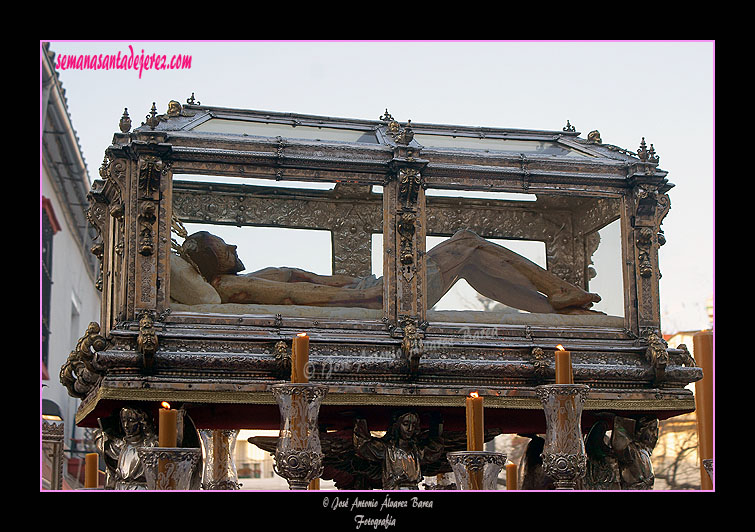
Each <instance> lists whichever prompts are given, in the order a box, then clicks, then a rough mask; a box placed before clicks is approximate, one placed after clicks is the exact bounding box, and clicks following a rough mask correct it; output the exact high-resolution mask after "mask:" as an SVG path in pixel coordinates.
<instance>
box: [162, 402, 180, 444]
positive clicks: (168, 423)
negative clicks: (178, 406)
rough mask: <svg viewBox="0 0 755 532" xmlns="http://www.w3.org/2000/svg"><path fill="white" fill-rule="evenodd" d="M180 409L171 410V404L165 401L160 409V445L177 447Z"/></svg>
mask: <svg viewBox="0 0 755 532" xmlns="http://www.w3.org/2000/svg"><path fill="white" fill-rule="evenodd" d="M177 441H178V410H171V408H170V404H169V403H166V402H165V401H163V403H162V408H161V409H160V426H159V431H158V445H159V446H160V447H175V446H176V445H178V443H177Z"/></svg>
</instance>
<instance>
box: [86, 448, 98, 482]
mask: <svg viewBox="0 0 755 532" xmlns="http://www.w3.org/2000/svg"><path fill="white" fill-rule="evenodd" d="M99 458H100V457H99V455H98V454H97V453H87V455H86V457H85V458H84V487H85V488H96V487H97V475H98V472H97V462H98V461H99Z"/></svg>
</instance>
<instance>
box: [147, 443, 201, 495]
mask: <svg viewBox="0 0 755 532" xmlns="http://www.w3.org/2000/svg"><path fill="white" fill-rule="evenodd" d="M136 452H137V454H138V455H139V459H140V460H141V462H142V463H143V464H144V476H145V478H146V480H147V489H148V490H188V489H190V487H191V478H192V472H193V471H194V466H196V465H197V463H198V462H199V460H200V459H201V458H202V449H200V448H198V447H139V448H138V449H137V450H136Z"/></svg>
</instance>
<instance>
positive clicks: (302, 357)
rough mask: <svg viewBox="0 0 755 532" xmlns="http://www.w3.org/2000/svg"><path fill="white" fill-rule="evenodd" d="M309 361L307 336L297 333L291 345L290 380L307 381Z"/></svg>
mask: <svg viewBox="0 0 755 532" xmlns="http://www.w3.org/2000/svg"><path fill="white" fill-rule="evenodd" d="M308 362H309V336H307V333H299V334H297V335H296V336H294V341H293V344H292V345H291V382H309V377H308V376H307V371H306V368H307V363H308Z"/></svg>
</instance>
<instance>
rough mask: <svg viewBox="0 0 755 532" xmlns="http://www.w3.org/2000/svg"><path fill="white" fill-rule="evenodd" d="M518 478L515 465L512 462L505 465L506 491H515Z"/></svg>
mask: <svg viewBox="0 0 755 532" xmlns="http://www.w3.org/2000/svg"><path fill="white" fill-rule="evenodd" d="M518 482H519V478H518V477H517V471H516V464H515V463H514V462H507V463H506V489H507V490H516V489H519V486H518Z"/></svg>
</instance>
